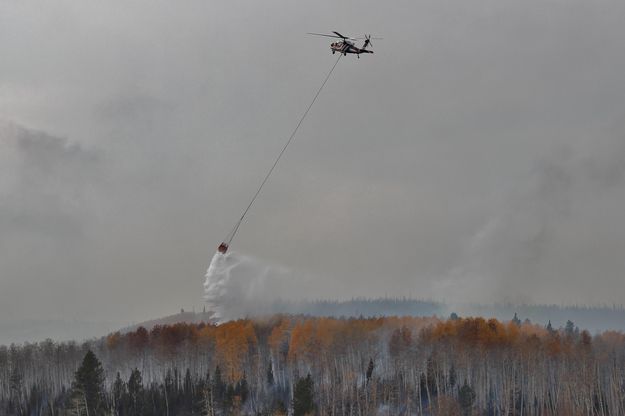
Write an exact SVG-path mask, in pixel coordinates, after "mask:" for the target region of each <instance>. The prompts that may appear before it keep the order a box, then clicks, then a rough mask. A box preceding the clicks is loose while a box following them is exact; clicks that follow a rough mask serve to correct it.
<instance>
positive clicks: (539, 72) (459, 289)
mask: <svg viewBox="0 0 625 416" xmlns="http://www.w3.org/2000/svg"><path fill="white" fill-rule="evenodd" d="M332 30H338V31H341V32H343V31H344V32H345V33H347V34H350V35H354V36H357V35H361V34H363V33H372V34H374V35H377V36H381V37H384V40H380V41H374V50H375V54H373V55H367V56H363V57H362V58H361V59H356V58H354V57H351V56H348V57H345V58H342V59H341V62H339V65H338V66H337V68H336V70H335V72H334V74H333V77H332V79H330V81H329V82H328V85H327V88H326V89H325V90H324V91H323V94H322V95H321V96H320V97H319V100H318V102H317V103H316V106H315V107H314V108H313V110H312V111H311V113H310V115H309V117H308V118H307V120H306V121H305V124H304V125H303V126H302V128H301V130H300V131H299V133H298V136H297V138H296V140H295V141H294V143H293V145H292V147H290V148H289V150H288V154H286V156H285V158H284V160H282V161H281V163H280V165H279V169H277V170H276V172H275V176H273V177H272V180H271V182H270V183H268V185H267V188H265V190H264V193H263V194H262V195H261V197H260V198H259V200H258V201H257V204H256V205H255V207H254V210H253V211H251V212H250V214H249V217H248V218H247V219H246V222H245V223H244V225H243V226H242V228H241V231H240V234H239V235H238V237H237V240H235V244H234V247H233V248H234V250H235V251H236V252H238V253H245V255H244V254H240V255H241V256H242V257H244V258H245V267H243V274H241V275H239V276H242V277H240V279H241V280H236V279H237V278H236V276H235V279H234V283H236V285H235V288H236V289H237V290H238V289H239V288H241V287H244V288H245V291H244V292H236V291H235V292H230V294H232V293H234V294H236V295H237V296H239V295H240V296H239V297H237V298H236V299H239V300H241V301H242V302H243V301H246V300H248V299H261V300H268V301H271V300H275V299H276V298H277V297H279V298H282V299H291V300H300V299H304V298H309V299H327V298H330V299H350V298H353V297H360V296H364V297H381V296H382V297H383V296H389V297H394V296H412V297H416V298H420V299H434V300H437V301H444V302H446V303H447V304H449V305H450V308H452V310H453V308H454V307H455V306H456V305H460V304H463V303H466V302H481V303H492V302H514V303H528V304H532V303H538V304H562V305H573V304H577V305H612V304H617V305H621V304H622V302H623V293H625V279H624V270H625V260H624V259H625V257H624V256H623V253H625V238H623V237H624V236H625V210H624V209H623V206H625V205H624V203H625V137H624V129H623V127H625V126H624V124H623V114H624V110H625V83H623V75H622V74H623V73H625V50H624V49H625V44H624V43H623V41H622V39H625V3H622V2H610V1H598V2H593V3H592V4H591V3H589V2H585V1H582V0H572V1H567V2H561V1H556V0H552V1H533V0H532V1H529V2H505V1H504V2H502V1H498V0H479V1H478V2H470V3H467V2H462V1H459V0H453V1H438V0H426V1H416V2H415V1H398V2H396V3H395V4H393V5H392V6H389V4H388V3H386V2H379V1H378V2H375V1H347V2H336V1H329V0H321V1H317V2H311V3H301V2H298V3H295V2H288V1H276V0H269V1H265V2H253V1H236V0H235V1H228V2H201V1H190V2H185V3H184V4H179V3H171V2H165V1H152V2H149V3H148V2H122V1H113V2H106V3H100V4H94V3H83V2H71V1H59V2H55V3H54V4H52V3H44V4H40V3H38V4H35V3H27V2H2V3H0V52H1V55H2V59H0V317H2V318H0V325H1V324H4V325H10V324H11V322H13V323H14V322H22V323H23V322H26V321H32V322H41V321H42V320H57V321H61V322H72V321H76V320H80V321H90V322H98V323H111V325H112V326H116V327H119V326H121V324H124V325H125V324H129V323H131V322H139V321H142V320H147V319H151V318H155V317H160V316H163V315H168V314H171V312H172V311H177V310H179V309H180V308H181V307H185V308H187V309H190V308H191V307H195V308H196V310H198V311H199V310H201V308H202V306H203V300H202V296H203V289H202V283H203V280H204V273H205V270H206V267H207V265H208V263H209V261H210V258H211V256H212V254H213V252H214V250H215V248H216V246H217V244H219V243H220V242H221V239H222V238H223V236H224V235H225V234H227V232H228V231H229V230H230V228H231V227H232V225H233V223H234V221H235V220H236V219H238V216H239V215H240V212H241V210H242V209H243V208H244V206H245V204H246V203H247V202H248V198H249V197H250V194H251V193H252V192H253V191H254V190H255V188H256V187H257V186H258V184H259V182H260V180H261V179H262V175H263V173H264V172H265V170H266V169H267V167H268V165H269V164H270V163H271V162H272V160H273V157H274V156H275V154H276V152H277V151H279V150H280V148H281V146H282V144H283V143H284V141H285V140H286V138H287V137H288V134H289V133H290V131H291V129H292V128H293V127H294V124H295V123H296V120H297V119H298V117H299V116H300V115H301V113H302V112H303V111H304V110H305V107H306V105H307V104H308V102H309V100H310V99H311V96H312V94H313V93H314V91H315V89H316V88H317V87H318V85H319V83H320V82H321V81H322V80H323V77H324V76H325V74H326V72H327V71H328V69H329V68H330V66H331V65H332V64H333V62H334V59H335V57H333V56H332V55H331V54H330V51H329V48H328V42H327V41H326V40H325V39H319V38H313V37H310V36H307V35H306V34H305V33H306V32H309V31H311V32H322V31H323V32H326V31H332ZM261 271H262V273H261ZM261 277H262V279H261ZM233 290H234V289H233ZM509 318H511V317H509ZM509 318H508V319H509ZM111 329H115V328H111ZM101 335H104V334H103V333H102V334H101Z"/></svg>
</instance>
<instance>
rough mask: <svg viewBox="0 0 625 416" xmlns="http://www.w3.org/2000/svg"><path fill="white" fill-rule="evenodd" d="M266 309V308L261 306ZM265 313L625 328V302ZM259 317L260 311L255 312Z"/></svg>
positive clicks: (310, 306)
mask: <svg viewBox="0 0 625 416" xmlns="http://www.w3.org/2000/svg"><path fill="white" fill-rule="evenodd" d="M261 309H262V308H261ZM261 312H266V313H268V314H277V313H288V314H303V315H311V316H327V317H330V316H331V317H349V316H363V317H379V316H438V317H448V316H450V315H451V314H452V313H456V314H457V315H461V316H482V317H485V318H496V319H499V320H509V319H511V318H512V317H513V316H514V315H515V314H517V315H518V316H519V317H520V318H521V319H522V320H526V319H529V320H530V322H534V323H538V324H542V325H547V324H548V323H549V321H551V324H552V325H554V326H557V327H559V326H564V325H566V322H567V321H573V322H575V324H576V325H577V326H579V327H580V328H584V329H587V330H588V331H591V332H596V331H608V330H615V329H616V330H623V331H625V308H623V306H622V305H602V306H584V305H581V306H580V305H571V306H561V305H531V304H515V303H494V304H490V305H488V304H478V303H461V304H456V305H450V304H448V303H445V302H439V301H434V300H424V299H414V298H354V299H349V300H342V301H338V300H337V301H334V300H311V301H299V302H293V301H275V302H273V303H271V304H268V305H267V306H266V309H265V310H264V311H261ZM255 316H257V314H255Z"/></svg>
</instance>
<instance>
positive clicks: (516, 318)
mask: <svg viewBox="0 0 625 416" xmlns="http://www.w3.org/2000/svg"><path fill="white" fill-rule="evenodd" d="M512 323H513V324H515V325H516V326H521V320H520V319H519V317H518V316H517V314H516V312H515V313H514V318H512Z"/></svg>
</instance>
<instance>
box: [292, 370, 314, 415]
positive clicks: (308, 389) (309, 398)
mask: <svg viewBox="0 0 625 416" xmlns="http://www.w3.org/2000/svg"><path fill="white" fill-rule="evenodd" d="M314 410H315V402H314V383H313V379H312V377H311V376H310V374H308V375H307V376H306V378H300V379H299V380H297V382H296V383H295V387H294V389H293V416H304V415H308V414H312V413H313V412H314Z"/></svg>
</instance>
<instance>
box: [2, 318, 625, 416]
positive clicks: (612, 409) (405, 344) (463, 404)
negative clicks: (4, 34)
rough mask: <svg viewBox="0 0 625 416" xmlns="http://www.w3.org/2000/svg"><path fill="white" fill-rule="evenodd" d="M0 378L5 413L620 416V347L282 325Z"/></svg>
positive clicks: (129, 340) (549, 335)
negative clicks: (529, 415)
mask: <svg viewBox="0 0 625 416" xmlns="http://www.w3.org/2000/svg"><path fill="white" fill-rule="evenodd" d="M0 375H1V378H0V413H1V414H7V415H22V414H29V415H63V414H87V411H88V410H90V412H89V414H90V415H93V414H116V415H125V414H133V415H163V414H171V415H174V414H175V415H186V414H188V415H191V414H194V415H200V414H204V415H226V414H254V415H256V414H261V415H274V414H275V415H277V414H287V413H288V412H290V414H296V415H297V414H301V415H303V414H308V413H310V414H320V415H369V414H379V413H382V414H441V415H453V414H458V415H460V414H474V413H475V414H478V413H479V414H491V415H508V414H551V415H574V414H584V415H587V414H597V415H608V414H610V415H616V414H623V413H624V412H625V335H624V334H623V333H621V332H615V331H607V332H603V333H600V334H596V335H594V336H592V335H591V334H590V333H589V332H587V331H585V330H582V331H580V330H579V329H578V328H577V327H576V326H575V325H574V324H573V323H572V322H569V323H568V324H567V325H566V326H565V327H562V328H558V329H555V328H554V327H553V326H552V325H548V326H546V327H544V326H541V325H536V324H532V323H530V322H527V321H526V322H521V320H520V319H519V318H518V317H516V316H515V317H514V319H512V320H511V321H507V322H502V321H498V320H495V319H490V320H486V319H483V318H459V317H457V316H455V315H454V316H452V317H451V318H450V319H447V320H441V319H438V318H435V317H430V318H428V317H421V318H416V317H384V318H367V319H365V318H343V319H339V318H319V317H306V316H292V315H277V316H273V317H271V318H266V319H244V320H238V321H230V322H226V323H224V324H221V325H215V324H205V323H200V324H175V325H167V326H156V327H154V328H152V329H151V330H149V331H148V330H146V329H145V328H143V327H140V328H138V329H136V330H135V331H132V332H128V333H119V332H117V333H113V334H110V335H108V336H107V337H104V338H101V339H98V340H94V341H90V342H85V343H83V344H77V343H74V342H68V343H55V342H52V341H49V340H48V341H44V342H41V343H35V344H24V345H21V346H17V345H11V346H10V347H0ZM84 392H89V394H86V393H84Z"/></svg>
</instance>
